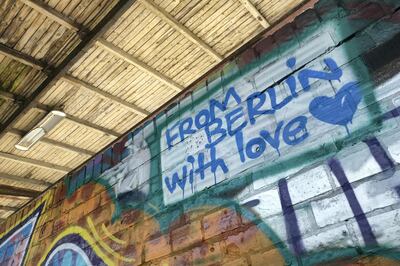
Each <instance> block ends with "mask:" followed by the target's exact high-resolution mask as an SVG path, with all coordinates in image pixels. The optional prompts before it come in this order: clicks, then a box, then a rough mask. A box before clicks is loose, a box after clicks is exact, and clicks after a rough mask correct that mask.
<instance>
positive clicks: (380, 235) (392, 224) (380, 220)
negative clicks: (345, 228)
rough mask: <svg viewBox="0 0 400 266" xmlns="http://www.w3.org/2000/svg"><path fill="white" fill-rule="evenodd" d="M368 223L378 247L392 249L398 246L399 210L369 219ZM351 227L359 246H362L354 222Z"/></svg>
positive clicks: (399, 243)
mask: <svg viewBox="0 0 400 266" xmlns="http://www.w3.org/2000/svg"><path fill="white" fill-rule="evenodd" d="M368 221H369V224H370V225H371V228H372V232H373V233H374V235H375V237H376V239H377V241H378V243H379V245H380V246H384V247H386V248H393V247H398V246H399V245H400V210H394V211H390V212H385V213H382V214H379V215H376V216H373V217H369V218H368ZM351 226H352V228H353V230H354V232H355V234H356V237H357V239H358V241H359V243H360V245H362V246H364V245H365V243H364V240H363V238H362V235H361V232H360V229H359V227H358V224H357V223H356V222H354V223H352V224H351Z"/></svg>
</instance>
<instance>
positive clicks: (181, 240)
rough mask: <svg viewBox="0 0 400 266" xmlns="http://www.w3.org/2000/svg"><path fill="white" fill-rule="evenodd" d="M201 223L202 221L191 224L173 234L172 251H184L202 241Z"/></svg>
mask: <svg viewBox="0 0 400 266" xmlns="http://www.w3.org/2000/svg"><path fill="white" fill-rule="evenodd" d="M201 239H202V232H201V223H200V221H194V222H191V223H189V224H187V225H185V226H183V227H180V228H178V229H176V230H174V231H172V233H171V242H172V249H173V250H174V251H177V250H180V249H183V248H185V247H187V246H189V245H192V244H194V243H196V242H199V241H201Z"/></svg>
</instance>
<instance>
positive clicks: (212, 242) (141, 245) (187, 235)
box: [0, 0, 400, 265]
mask: <svg viewBox="0 0 400 266" xmlns="http://www.w3.org/2000/svg"><path fill="white" fill-rule="evenodd" d="M399 7H400V2H399V1H396V0H391V1H390V0H384V1H357V0H340V1H339V0H321V1H319V2H317V4H316V5H315V6H314V7H313V8H312V9H309V10H307V11H305V12H304V13H302V14H301V15H299V16H298V17H297V18H296V19H294V20H293V21H292V22H290V23H288V24H286V25H285V26H283V27H281V28H280V29H279V30H277V31H275V32H274V33H273V34H266V35H265V36H263V37H262V38H260V39H259V41H257V42H256V43H254V44H253V45H252V46H248V47H247V48H246V49H244V50H243V51H242V52H241V53H240V54H239V55H237V56H236V57H235V58H233V59H231V60H230V61H229V62H227V63H226V64H225V65H223V66H221V67H219V68H218V69H216V70H215V71H214V72H213V73H211V74H210V75H208V76H207V77H205V79H204V80H203V81H201V82H199V83H198V84H196V85H195V87H194V88H193V90H192V91H191V92H190V93H187V95H186V96H185V97H182V98H181V99H179V100H177V101H176V102H175V103H174V104H172V105H171V106H169V107H168V108H166V109H165V110H164V111H163V112H161V113H160V114H159V115H158V116H157V117H156V118H155V119H153V120H150V121H148V122H147V123H145V124H144V125H142V126H141V127H140V128H137V129H136V130H134V131H133V132H131V133H129V134H128V135H127V136H125V137H124V138H123V139H121V140H120V141H119V142H117V143H116V144H114V145H113V146H112V147H109V148H108V149H107V150H106V151H105V152H103V153H101V154H98V155H97V156H96V157H95V158H93V159H92V160H91V161H89V162H88V163H87V164H86V165H85V166H84V167H82V168H81V169H78V170H77V171H76V172H75V173H72V174H70V175H69V176H67V177H66V178H65V179H64V180H63V182H60V183H59V184H57V185H55V186H54V187H53V188H51V189H50V190H49V191H47V192H46V193H44V194H43V195H42V196H41V197H40V198H38V199H36V200H35V201H33V202H32V203H30V204H29V205H28V206H26V207H25V208H23V209H22V210H20V211H19V212H17V213H16V214H15V215H13V216H11V217H10V218H9V219H8V220H7V222H6V223H5V224H3V225H2V227H1V228H0V232H2V234H1V236H0V239H1V241H0V265H23V264H25V265H400V256H399V254H400V172H399V171H398V170H399V163H400V133H399V132H400V131H399V122H400V120H399V119H400V118H399V115H400V87H399V84H400V64H399V62H400V50H399V49H398V47H400V11H399Z"/></svg>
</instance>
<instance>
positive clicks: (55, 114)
mask: <svg viewBox="0 0 400 266" xmlns="http://www.w3.org/2000/svg"><path fill="white" fill-rule="evenodd" d="M65 117H66V114H65V113H64V112H62V111H57V110H53V111H51V112H50V113H48V114H47V115H46V117H45V118H43V119H42V120H41V121H40V122H39V123H38V124H37V125H36V126H35V127H34V128H33V129H32V130H31V131H29V132H28V133H27V134H26V135H25V136H24V137H23V138H22V139H21V140H20V141H19V142H18V143H17V144H15V148H17V149H18V150H21V151H27V150H29V149H30V148H31V147H32V146H33V145H34V144H35V143H36V142H38V141H39V140H40V139H41V138H42V137H43V136H44V135H46V134H47V133H49V132H50V130H52V129H53V128H54V127H55V126H57V125H58V124H59V123H60V122H61V120H63V118H65Z"/></svg>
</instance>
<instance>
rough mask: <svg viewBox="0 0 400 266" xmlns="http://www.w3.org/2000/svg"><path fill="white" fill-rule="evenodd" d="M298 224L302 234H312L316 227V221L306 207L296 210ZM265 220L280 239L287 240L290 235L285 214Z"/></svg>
mask: <svg viewBox="0 0 400 266" xmlns="http://www.w3.org/2000/svg"><path fill="white" fill-rule="evenodd" d="M295 212H296V217H297V222H298V226H299V229H300V234H301V235H306V234H310V233H311V232H312V231H313V229H314V227H313V223H314V221H312V220H311V217H309V215H308V213H307V210H306V209H300V210H295ZM264 222H265V223H266V224H267V225H268V226H269V227H270V228H271V229H272V231H273V232H274V233H275V234H276V235H277V236H278V238H279V240H282V241H287V240H288V239H289V237H290V236H289V235H288V234H287V232H286V224H285V217H284V216H283V215H277V216H274V217H270V218H266V219H264Z"/></svg>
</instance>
